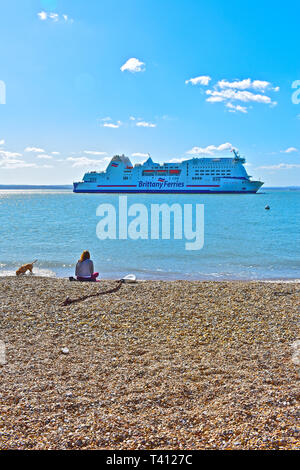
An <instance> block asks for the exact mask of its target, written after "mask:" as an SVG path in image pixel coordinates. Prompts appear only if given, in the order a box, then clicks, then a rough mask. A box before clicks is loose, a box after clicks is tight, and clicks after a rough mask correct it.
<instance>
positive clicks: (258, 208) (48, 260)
mask: <svg viewBox="0 0 300 470" xmlns="http://www.w3.org/2000/svg"><path fill="white" fill-rule="evenodd" d="M136 202H139V203H144V204H146V205H147V206H149V204H151V203H159V204H161V203H163V202H166V203H168V204H171V203H175V202H176V203H181V204H189V203H190V204H196V203H199V204H204V206H205V243H204V248H203V249H202V250H200V251H186V250H185V242H186V240H170V241H169V240H151V239H150V240H137V241H134V240H121V241H120V240H105V241H101V240H99V239H98V238H97V236H96V226H97V223H98V222H99V217H97V216H96V209H97V207H98V205H99V204H101V203H112V204H114V205H115V206H116V207H117V206H118V195H99V194H98V195H93V194H73V193H72V192H70V191H55V190H52V191H49V190H48V191H45V190H44V191H43V190H40V191H24V190H21V191H4V190H3V191H0V275H8V274H13V273H14V271H15V270H16V268H17V267H19V266H20V265H21V264H23V263H27V262H31V261H33V260H34V259H36V258H37V259H38V263H37V265H36V268H35V272H36V274H40V275H50V276H51V275H57V276H70V275H73V274H74V265H75V263H76V261H77V259H78V258H79V256H80V254H81V252H82V251H83V250H84V249H88V250H89V251H90V252H91V255H92V259H93V260H94V263H95V269H96V270H97V271H99V272H100V275H101V277H103V278H119V277H120V276H123V275H124V274H128V273H135V274H136V275H137V277H138V278H139V279H208V280H221V279H299V278H300V230H299V221H300V191H283V190H282V191H279V190H264V192H263V193H261V194H257V195H182V196H180V195H166V196H164V195H129V196H128V205H131V204H132V203H136ZM267 204H268V205H270V207H271V210H270V211H266V210H265V206H266V205H267Z"/></svg>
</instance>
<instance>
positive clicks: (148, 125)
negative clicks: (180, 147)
mask: <svg viewBox="0 0 300 470" xmlns="http://www.w3.org/2000/svg"><path fill="white" fill-rule="evenodd" d="M136 126H137V127H156V124H153V123H152V122H146V121H139V122H137V123H136Z"/></svg>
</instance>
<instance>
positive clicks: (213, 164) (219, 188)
mask: <svg viewBox="0 0 300 470" xmlns="http://www.w3.org/2000/svg"><path fill="white" fill-rule="evenodd" d="M232 152H233V154H234V156H233V157H231V158H225V157H220V158H207V157H205V158H192V159H190V160H185V161H182V162H181V163H164V164H162V165H161V164H159V163H154V162H153V160H152V158H151V157H150V156H149V158H148V159H147V160H146V161H145V162H144V163H143V164H136V165H134V166H133V165H132V163H131V161H130V159H129V158H128V157H126V156H125V155H116V156H114V157H113V158H112V160H111V162H110V163H109V165H108V167H107V169H106V171H102V172H97V171H91V172H88V173H86V174H85V175H84V177H83V181H80V182H76V183H74V189H73V190H74V192H75V193H177V194H178V193H244V194H247V193H248V194H249V193H256V192H257V191H258V190H259V189H260V188H261V186H262V185H263V184H264V183H262V182H261V181H253V180H252V179H251V176H249V175H248V174H247V171H246V169H245V167H244V163H245V162H246V160H245V158H243V157H241V156H240V155H239V153H238V151H237V150H232Z"/></svg>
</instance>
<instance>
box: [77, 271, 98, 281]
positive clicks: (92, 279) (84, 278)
mask: <svg viewBox="0 0 300 470" xmlns="http://www.w3.org/2000/svg"><path fill="white" fill-rule="evenodd" d="M98 276H99V273H94V274H92V275H91V277H79V276H77V280H78V281H87V282H91V281H92V282H97V277H98Z"/></svg>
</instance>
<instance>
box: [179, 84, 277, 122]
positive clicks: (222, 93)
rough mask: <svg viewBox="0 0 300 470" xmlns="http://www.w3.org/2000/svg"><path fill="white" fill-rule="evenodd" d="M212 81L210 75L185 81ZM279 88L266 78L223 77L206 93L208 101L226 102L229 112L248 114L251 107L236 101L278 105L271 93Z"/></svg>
mask: <svg viewBox="0 0 300 470" xmlns="http://www.w3.org/2000/svg"><path fill="white" fill-rule="evenodd" d="M210 81H211V78H210V77H209V76H201V77H196V78H193V79H190V80H186V82H185V83H192V84H193V85H197V84H201V85H206V86H207V85H208V84H209V82H210ZM279 89H280V88H279V87H273V85H272V84H271V83H270V82H268V81H266V80H252V79H251V78H246V79H243V80H232V81H230V80H226V79H222V80H219V81H217V82H216V83H215V84H214V85H213V86H212V87H210V88H209V89H208V90H206V92H205V93H206V95H207V97H206V101H207V102H208V103H224V105H225V106H226V108H227V109H228V111H229V112H231V113H236V112H240V113H243V114H246V113H248V109H249V108H247V107H245V106H240V105H239V104H236V103H235V102H236V101H240V102H243V103H260V104H266V105H269V106H276V105H277V102H276V101H274V100H273V99H272V97H271V95H270V93H271V92H278V91H279ZM266 91H269V92H270V93H268V95H270V96H268V95H267V94H266Z"/></svg>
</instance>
